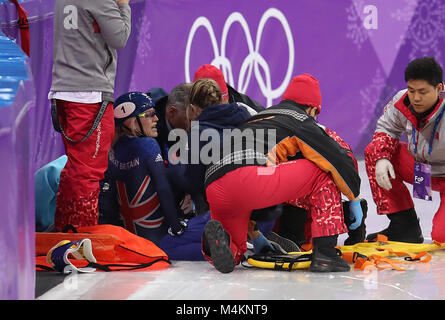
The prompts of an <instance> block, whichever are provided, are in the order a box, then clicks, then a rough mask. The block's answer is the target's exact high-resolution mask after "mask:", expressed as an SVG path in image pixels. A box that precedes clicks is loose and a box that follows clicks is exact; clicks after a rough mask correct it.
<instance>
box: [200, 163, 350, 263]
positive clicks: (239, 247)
mask: <svg viewBox="0 0 445 320" xmlns="http://www.w3.org/2000/svg"><path fill="white" fill-rule="evenodd" d="M267 170H269V171H267ZM259 173H260V174H259ZM206 194H207V200H208V202H209V205H210V213H211V218H212V219H215V220H218V221H220V222H221V223H222V225H223V227H224V229H225V230H226V231H227V232H228V233H229V235H230V247H231V250H232V253H233V256H234V258H235V261H236V263H239V262H240V261H241V259H242V256H243V254H244V252H245V251H246V250H247V247H246V241H247V229H248V223H249V220H250V216H251V213H252V210H254V209H261V208H266V207H269V206H273V205H276V204H280V203H285V202H288V201H290V200H294V199H302V201H304V202H305V203H306V204H307V205H308V209H309V216H310V217H311V219H312V220H311V233H312V237H322V236H331V235H336V234H340V233H344V232H347V228H346V225H345V223H344V218H343V208H342V204H341V194H340V191H339V190H338V188H337V187H336V185H335V184H334V182H333V180H332V178H331V176H330V174H329V173H326V172H324V171H322V170H321V169H320V168H318V167H317V166H316V165H315V164H314V163H313V162H311V161H309V160H305V159H301V160H295V161H288V162H283V163H280V164H278V165H276V166H272V167H267V168H266V167H257V166H246V167H242V168H239V169H236V170H234V171H232V172H229V173H227V174H226V175H224V176H223V177H221V178H220V179H218V180H216V181H214V182H212V183H211V184H210V185H209V186H208V187H207V189H206ZM206 258H207V259H209V257H206Z"/></svg>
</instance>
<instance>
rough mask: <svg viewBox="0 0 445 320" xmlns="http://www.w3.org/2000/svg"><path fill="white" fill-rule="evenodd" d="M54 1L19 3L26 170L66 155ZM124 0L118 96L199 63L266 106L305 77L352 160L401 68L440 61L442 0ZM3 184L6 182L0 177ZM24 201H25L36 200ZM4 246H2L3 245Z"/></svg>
mask: <svg viewBox="0 0 445 320" xmlns="http://www.w3.org/2000/svg"><path fill="white" fill-rule="evenodd" d="M54 1H55V0H30V1H25V2H23V3H22V5H23V7H24V8H25V9H26V10H27V11H28V12H29V16H30V19H29V20H30V32H31V59H30V62H31V71H32V74H33V77H34V78H33V80H34V84H35V96H36V105H35V107H34V108H31V109H29V110H28V111H27V113H26V115H24V118H26V119H25V120H26V121H27V123H28V124H29V130H30V133H31V136H32V137H33V138H32V139H31V141H29V154H28V156H29V167H30V168H29V170H30V172H34V171H35V170H37V169H38V168H40V167H41V166H43V165H44V164H45V163H47V162H49V161H51V160H53V159H55V158H57V157H58V156H59V155H61V154H62V153H63V148H62V144H61V140H60V137H59V136H58V135H57V134H55V133H54V131H53V129H52V125H51V119H50V113H49V110H50V107H49V102H48V100H47V92H48V90H49V87H50V83H51V78H50V75H51V62H52V47H51V46H52V8H53V5H54ZM252 4H253V2H250V1H236V0H226V1H224V5H222V4H221V2H220V1H203V0H131V6H132V9H133V11H132V18H133V23H132V25H133V29H132V33H131V36H130V39H129V41H128V44H127V46H126V47H125V48H124V49H123V50H121V51H120V52H119V63H118V73H117V78H116V96H118V95H120V94H122V93H124V92H127V91H130V90H140V91H146V90H148V89H149V88H151V87H155V86H156V87H163V88H164V89H166V90H167V91H169V90H171V89H172V88H173V87H174V86H175V85H176V84H179V83H181V82H184V81H190V80H192V79H193V73H194V71H195V70H196V69H197V68H198V66H199V65H201V64H204V63H213V64H215V65H218V66H219V67H221V68H222V70H223V71H224V73H225V76H226V78H227V81H228V82H229V83H231V84H232V85H234V87H235V88H238V89H239V90H240V91H243V92H246V93H247V94H249V95H250V96H251V97H252V98H254V99H256V100H258V101H259V102H261V103H263V104H264V105H266V106H269V105H271V104H273V103H276V102H278V101H279V100H280V99H279V97H280V96H281V94H282V93H283V92H284V89H285V87H286V86H287V84H288V82H289V80H290V79H291V77H292V76H294V75H297V74H301V73H305V72H308V73H311V74H313V75H314V76H316V77H317V78H318V79H319V81H320V85H321V90H322V99H323V105H322V113H321V116H320V118H319V120H320V122H321V123H323V124H325V125H327V126H328V127H330V128H331V129H333V130H335V131H337V132H338V133H339V134H340V135H341V136H342V137H343V138H344V139H345V140H346V141H347V142H349V143H350V144H351V146H352V147H353V149H354V151H355V153H356V155H357V157H358V158H362V157H363V155H362V154H363V150H364V147H365V146H366V144H367V143H368V142H369V140H370V138H371V136H372V133H373V130H374V126H375V122H376V119H377V117H378V116H379V115H380V114H381V112H382V109H383V107H384V105H385V104H386V102H387V101H388V100H389V99H390V98H391V96H392V95H393V94H395V93H396V92H397V91H398V90H400V89H402V88H404V80H403V70H404V68H405V67H406V65H407V63H408V62H409V61H410V60H412V59H414V58H417V57H420V56H425V55H430V56H435V57H436V59H437V60H438V61H439V63H441V65H442V66H444V65H445V56H444V54H443V52H442V51H441V50H440V49H443V48H445V31H444V30H445V3H444V2H443V0H429V1H420V0H392V1H387V0H369V1H368V0H337V1H329V0H281V1H270V0H268V1H266V0H257V1H255V6H254V7H253V6H252ZM15 20H16V14H15V8H14V7H13V6H12V5H9V4H4V5H2V6H0V22H1V29H2V31H3V32H4V33H5V34H6V35H8V36H10V37H12V38H16V37H17V34H18V29H17V27H16V25H15ZM1 184H2V189H4V188H6V187H7V182H6V181H2V182H1ZM31 198H32V197H29V199H28V201H30V202H31V201H33V199H31ZM0 245H1V243H0ZM2 276H5V275H4V274H3V275H2V273H1V271H0V277H2Z"/></svg>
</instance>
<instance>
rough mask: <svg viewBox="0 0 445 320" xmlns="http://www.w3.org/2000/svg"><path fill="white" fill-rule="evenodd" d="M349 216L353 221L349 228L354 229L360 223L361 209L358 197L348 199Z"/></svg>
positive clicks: (361, 217)
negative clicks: (352, 199) (356, 198)
mask: <svg viewBox="0 0 445 320" xmlns="http://www.w3.org/2000/svg"><path fill="white" fill-rule="evenodd" d="M349 218H350V219H351V221H353V222H352V223H351V225H350V226H349V230H355V229H357V228H358V227H360V225H361V224H362V219H363V210H362V206H361V205H360V199H358V200H354V201H349Z"/></svg>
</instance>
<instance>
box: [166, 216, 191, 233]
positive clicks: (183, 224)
mask: <svg viewBox="0 0 445 320" xmlns="http://www.w3.org/2000/svg"><path fill="white" fill-rule="evenodd" d="M179 226H180V228H179V230H175V231H173V230H172V227H169V228H168V230H167V231H168V233H169V234H170V235H171V236H173V237H175V236H180V235H181V234H183V233H184V231H185V229H187V222H186V221H184V220H181V219H179Z"/></svg>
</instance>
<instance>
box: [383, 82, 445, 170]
mask: <svg viewBox="0 0 445 320" xmlns="http://www.w3.org/2000/svg"><path fill="white" fill-rule="evenodd" d="M409 103H410V102H409V99H408V95H407V89H405V90H401V91H399V92H398V93H397V94H396V95H395V96H394V98H393V99H392V100H391V101H390V102H389V103H388V104H387V105H386V107H385V109H384V112H383V115H382V116H381V117H380V118H379V120H378V121H377V128H376V131H375V132H385V133H387V134H388V135H390V136H391V137H393V138H395V139H400V138H401V136H402V134H403V133H405V134H406V137H407V143H408V150H409V152H410V153H411V155H412V156H413V157H414V158H415V159H416V161H419V162H423V163H429V164H431V175H432V176H434V177H445V115H444V116H443V117H442V119H441V120H440V122H439V123H438V125H437V129H436V131H435V133H434V137H433V139H432V149H431V154H429V146H430V139H431V137H432V135H433V131H434V126H435V123H436V120H437V119H438V117H439V115H440V113H441V112H442V111H443V109H444V108H445V101H444V99H440V100H439V102H438V104H437V105H436V106H435V110H434V111H433V112H432V113H431V114H430V115H429V116H428V120H427V123H426V124H425V126H424V127H423V128H422V129H420V130H419V129H418V128H417V119H416V118H415V116H414V115H413V114H412V113H411V111H410V110H409V109H408V106H409ZM413 126H414V129H415V131H414V134H415V137H414V139H417V152H416V153H415V152H414V147H415V146H414V141H413Z"/></svg>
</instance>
